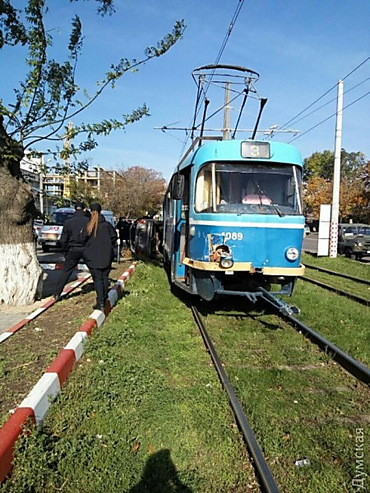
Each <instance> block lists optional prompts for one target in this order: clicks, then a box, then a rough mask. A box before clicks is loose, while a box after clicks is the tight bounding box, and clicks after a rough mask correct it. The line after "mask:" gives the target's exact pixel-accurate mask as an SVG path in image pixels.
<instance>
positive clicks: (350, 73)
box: [280, 57, 370, 135]
mask: <svg viewBox="0 0 370 493" xmlns="http://www.w3.org/2000/svg"><path fill="white" fill-rule="evenodd" d="M368 60H370V57H367V58H365V60H363V61H362V62H361V63H360V64H359V65H357V67H355V68H354V69H353V70H351V72H349V73H348V74H347V75H346V76H345V77H342V79H341V80H343V81H344V80H346V79H347V78H348V77H349V76H350V75H352V74H353V73H354V72H356V70H358V69H359V68H360V67H362V65H364V64H365V63H366V62H367V61H368ZM336 87H337V84H334V86H333V87H331V88H330V89H328V90H327V91H326V92H325V93H324V94H322V95H321V96H320V97H319V98H317V99H316V100H315V101H314V102H313V103H311V104H309V105H308V106H307V107H306V108H305V109H303V110H302V111H300V112H299V113H298V114H297V115H295V116H294V117H293V118H291V119H290V120H289V121H288V122H286V123H284V124H283V125H281V127H280V129H284V127H286V126H287V125H290V124H292V123H293V122H295V120H296V118H298V117H299V116H301V115H302V113H304V112H305V111H307V110H308V109H310V108H311V107H312V106H313V105H314V104H316V103H317V102H318V101H320V100H321V99H322V98H324V97H325V96H326V95H327V94H329V92H331V91H332V90H333V89H335V88H336ZM302 135H303V134H302Z"/></svg>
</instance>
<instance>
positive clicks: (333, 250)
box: [330, 80, 343, 258]
mask: <svg viewBox="0 0 370 493" xmlns="http://www.w3.org/2000/svg"><path fill="white" fill-rule="evenodd" d="M342 114H343V81H342V80H340V81H339V82H338V99H337V123H336V128H335V156H334V176H333V205H332V208H331V225H330V257H331V258H336V256H337V251H338V218H339V187H340V154H341V150H342Z"/></svg>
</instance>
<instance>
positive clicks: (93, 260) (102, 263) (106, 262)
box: [83, 215, 117, 269]
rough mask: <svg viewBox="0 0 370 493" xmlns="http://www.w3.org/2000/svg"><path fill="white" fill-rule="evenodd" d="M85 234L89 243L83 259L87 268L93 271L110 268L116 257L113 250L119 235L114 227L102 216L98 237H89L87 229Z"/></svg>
mask: <svg viewBox="0 0 370 493" xmlns="http://www.w3.org/2000/svg"><path fill="white" fill-rule="evenodd" d="M84 232H85V235H86V237H87V243H86V246H85V249H84V252H83V257H84V260H85V262H86V264H87V266H88V267H91V268H92V269H106V268H107V267H110V265H111V263H112V261H113V257H114V249H113V248H114V245H115V244H116V241H117V234H116V231H115V229H114V228H113V226H112V225H111V224H110V223H108V222H107V221H106V220H105V219H104V217H103V216H102V215H100V217H99V225H98V230H97V232H96V236H94V235H92V236H87V233H86V227H85V228H84Z"/></svg>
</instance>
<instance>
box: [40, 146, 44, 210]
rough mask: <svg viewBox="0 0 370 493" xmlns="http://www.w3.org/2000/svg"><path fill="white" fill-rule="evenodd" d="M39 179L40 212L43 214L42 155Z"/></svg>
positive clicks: (42, 157)
mask: <svg viewBox="0 0 370 493" xmlns="http://www.w3.org/2000/svg"><path fill="white" fill-rule="evenodd" d="M39 179H40V212H41V214H42V215H43V214H44V155H42V156H41V158H40V163H39Z"/></svg>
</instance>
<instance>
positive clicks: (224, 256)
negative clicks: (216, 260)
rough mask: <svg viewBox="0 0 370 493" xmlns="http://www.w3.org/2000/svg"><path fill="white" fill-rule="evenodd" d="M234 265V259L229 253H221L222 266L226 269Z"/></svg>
mask: <svg viewBox="0 0 370 493" xmlns="http://www.w3.org/2000/svg"><path fill="white" fill-rule="evenodd" d="M233 265H234V260H233V258H232V256H231V255H230V254H229V253H226V252H223V253H221V259H220V266H221V267H222V268H224V269H230V267H232V266H233Z"/></svg>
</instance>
